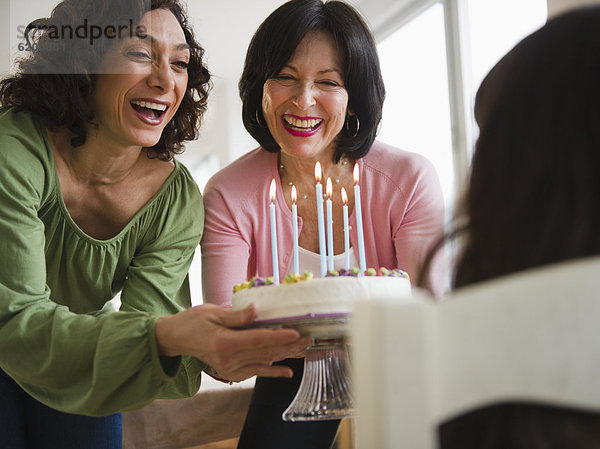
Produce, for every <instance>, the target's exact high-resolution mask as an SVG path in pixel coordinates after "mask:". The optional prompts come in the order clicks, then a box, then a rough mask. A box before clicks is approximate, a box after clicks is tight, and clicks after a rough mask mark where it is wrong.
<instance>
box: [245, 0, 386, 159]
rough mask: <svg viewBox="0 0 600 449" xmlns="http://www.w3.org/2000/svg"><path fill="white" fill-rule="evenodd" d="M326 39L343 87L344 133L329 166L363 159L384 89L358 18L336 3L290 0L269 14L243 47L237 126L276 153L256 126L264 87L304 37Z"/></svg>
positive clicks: (370, 40)
mask: <svg viewBox="0 0 600 449" xmlns="http://www.w3.org/2000/svg"><path fill="white" fill-rule="evenodd" d="M315 31H322V32H325V33H328V34H329V35H330V36H331V37H332V39H333V41H334V42H335V45H336V47H337V49H338V51H339V52H340V59H341V61H342V72H343V77H344V86H345V88H346V90H347V92H348V110H349V111H351V113H352V114H354V115H356V117H357V118H358V120H359V122H360V127H359V129H358V133H356V136H355V135H354V133H355V131H356V128H357V125H356V121H355V119H354V118H352V119H349V120H350V121H351V123H350V124H349V126H348V128H349V129H350V131H345V130H343V131H342V132H340V134H339V135H338V136H337V138H336V151H335V154H334V162H337V161H339V160H340V158H341V157H342V156H347V157H349V158H351V159H358V158H361V157H363V156H364V155H365V154H367V152H368V151H369V149H370V147H371V145H372V144H373V141H374V140H375V136H376V134H377V130H378V126H379V122H380V121H381V113H382V108H383V101H384V98H385V87H384V84H383V79H382V76H381V70H380V66H379V57H378V55H377V48H376V46H375V41H374V39H373V36H372V34H371V32H370V30H369V28H368V26H367V25H366V23H365V22H364V20H363V19H362V18H361V16H360V14H359V13H358V12H357V11H356V10H355V9H354V8H352V7H351V6H350V5H348V4H346V3H344V2H341V1H336V0H332V1H326V2H322V1H321V0H291V1H289V2H287V3H284V4H283V5H281V6H280V7H279V8H277V9H276V10H275V11H273V12H272V13H271V14H270V15H269V16H268V17H267V18H266V19H265V21H264V22H263V23H262V24H261V25H260V26H259V28H258V30H257V31H256V33H255V34H254V37H253V38H252V41H251V42H250V45H249V47H248V52H247V54H246V61H245V64H244V71H243V73H242V77H241V79H240V82H239V91H240V97H241V99H242V121H243V123H244V126H245V127H246V129H247V130H248V132H249V133H250V134H251V135H252V137H254V139H256V141H257V142H258V143H259V144H260V145H261V146H262V147H263V148H265V149H266V150H268V151H271V152H277V151H279V150H280V147H279V145H278V144H277V142H275V140H274V139H273V136H272V135H271V133H270V131H269V129H268V128H267V127H263V126H261V124H260V122H259V120H261V121H262V122H263V123H264V119H263V118H261V117H262V93H263V85H264V84H265V82H266V81H267V80H268V79H270V78H273V77H274V76H276V75H277V74H278V73H279V71H280V70H281V69H282V68H283V66H284V65H285V64H286V63H287V62H288V61H289V60H290V58H291V57H292V55H293V53H294V51H295V50H296V47H298V45H299V44H300V42H301V41H302V39H303V38H304V37H305V36H306V35H307V34H309V33H310V32H315Z"/></svg>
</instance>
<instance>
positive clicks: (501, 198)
mask: <svg viewBox="0 0 600 449" xmlns="http://www.w3.org/2000/svg"><path fill="white" fill-rule="evenodd" d="M599 29H600V8H599V7H588V8H584V9H580V10H576V11H573V12H570V13H567V14H565V15H562V16H559V17H557V18H555V19H552V20H550V21H549V22H548V23H547V24H546V25H545V26H543V27H542V28H541V29H539V30H538V31H536V32H534V33H533V34H531V35H530V36H528V37H527V38H525V39H524V40H523V41H521V42H520V43H519V44H518V45H517V46H516V47H515V48H514V49H513V50H511V51H510V52H509V53H508V54H507V55H506V56H505V57H504V58H503V59H502V60H501V61H500V62H499V63H498V64H497V65H496V66H495V67H494V68H493V69H492V70H491V72H490V73H489V74H488V75H487V77H486V78H485V79H484V81H483V83H482V84H481V87H480V88H479V91H478V92H477V96H476V105H475V117H476V119H477V122H478V124H479V128H480V134H479V137H478V140H477V142H476V146H475V152H474V155H473V161H472V166H471V176H470V181H469V185H468V190H467V192H466V195H465V197H464V198H463V201H462V204H461V207H460V209H459V215H458V218H457V220H456V221H457V223H458V224H456V225H455V226H454V227H455V230H454V231H452V232H451V234H450V235H448V236H447V237H446V241H448V240H449V239H451V238H453V237H456V236H458V238H460V239H464V240H462V241H461V243H462V244H464V246H463V250H462V253H461V255H460V256H459V258H458V262H457V265H456V267H455V275H454V281H453V282H454V286H455V287H460V286H464V285H468V284H472V283H476V282H480V281H484V280H487V279H491V278H494V277H498V276H503V275H507V274H510V273H514V272H517V271H521V270H525V269H528V268H533V267H536V266H540V265H545V264H550V263H555V262H559V261H564V260H568V259H574V258H580V257H586V256H591V255H597V254H600V83H599V82H598V80H599V79H600V33H599V32H598V30H599Z"/></svg>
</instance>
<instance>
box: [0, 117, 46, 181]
mask: <svg viewBox="0 0 600 449" xmlns="http://www.w3.org/2000/svg"><path fill="white" fill-rule="evenodd" d="M44 130H45V128H44V126H43V125H42V123H41V122H40V121H39V120H37V119H36V117H35V116H34V115H33V114H32V113H30V112H27V111H23V110H18V109H16V108H14V107H1V108H0V170H1V172H2V175H1V177H2V178H3V181H4V182H12V183H19V184H22V185H26V186H28V187H32V186H34V187H36V188H40V189H41V188H42V183H45V184H46V185H48V183H49V182H51V181H52V179H53V173H54V168H53V158H52V156H51V150H50V148H49V146H48V143H47V142H46V139H45V137H44V132H45V131H44Z"/></svg>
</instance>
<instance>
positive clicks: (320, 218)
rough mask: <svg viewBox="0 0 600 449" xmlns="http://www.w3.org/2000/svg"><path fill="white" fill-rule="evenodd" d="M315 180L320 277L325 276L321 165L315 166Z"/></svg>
mask: <svg viewBox="0 0 600 449" xmlns="http://www.w3.org/2000/svg"><path fill="white" fill-rule="evenodd" d="M315 180H316V181H317V185H316V192H317V225H318V228H319V255H320V256H321V277H325V275H326V274H327V261H326V260H325V259H326V257H325V223H324V218H323V185H322V184H321V164H320V163H319V162H317V163H316V164H315Z"/></svg>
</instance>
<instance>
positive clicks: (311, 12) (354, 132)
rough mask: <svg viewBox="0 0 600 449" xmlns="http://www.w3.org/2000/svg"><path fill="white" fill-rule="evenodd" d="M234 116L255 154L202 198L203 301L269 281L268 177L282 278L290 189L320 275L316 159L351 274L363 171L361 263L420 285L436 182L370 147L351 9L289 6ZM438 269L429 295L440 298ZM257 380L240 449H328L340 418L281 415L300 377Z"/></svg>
mask: <svg viewBox="0 0 600 449" xmlns="http://www.w3.org/2000/svg"><path fill="white" fill-rule="evenodd" d="M239 90H240V96H241V99H242V103H243V105H242V119H243V122H244V125H245V127H246V129H247V130H248V132H249V133H250V134H251V135H252V136H253V137H254V138H255V139H256V140H257V141H258V143H259V144H260V148H258V149H255V150H253V151H251V152H249V153H247V154H246V155H245V156H242V157H241V158H240V159H238V160H237V161H235V162H233V163H232V164H231V165H229V166H228V167H226V168H225V169H223V170H222V171H220V172H219V173H217V174H216V175H215V176H213V178H212V179H211V180H210V181H209V182H208V184H207V186H206V189H205V192H204V198H205V205H206V225H205V233H204V236H203V239H202V243H201V245H202V269H203V276H202V284H203V291H204V297H205V298H206V299H207V300H208V301H212V302H215V303H217V304H219V305H221V306H227V305H229V304H230V303H231V292H232V287H233V285H234V284H237V283H239V282H240V281H242V280H245V279H249V278H251V277H253V276H267V275H270V274H271V273H272V266H271V263H272V262H271V249H270V241H269V239H268V238H266V236H268V235H269V220H268V218H267V217H268V216H269V214H268V201H267V200H266V198H265V196H266V194H267V193H268V191H269V184H270V182H271V179H275V180H276V183H277V189H276V192H277V198H276V200H275V205H276V219H277V223H278V235H280V236H282V237H281V238H280V239H279V244H280V246H279V261H278V265H279V267H280V272H281V274H282V277H283V275H285V274H286V273H290V272H291V268H292V267H291V265H292V257H291V255H292V239H291V235H292V214H291V195H290V194H291V189H292V185H294V186H295V187H296V189H297V190H298V202H297V208H298V215H299V217H300V218H299V223H298V225H299V246H300V250H299V251H300V267H301V269H302V270H311V271H312V272H313V273H319V274H320V273H321V270H320V262H319V255H318V253H319V241H318V232H317V206H316V198H315V163H316V162H320V164H321V165H322V167H323V172H324V176H323V178H322V182H323V184H325V181H326V180H327V178H331V180H332V184H333V189H332V190H333V193H332V199H333V221H334V223H339V224H341V223H342V213H343V212H342V201H341V195H340V193H341V189H342V187H343V188H345V190H346V192H347V194H348V196H349V199H348V204H349V210H350V211H351V215H350V222H351V224H352V230H351V232H350V239H351V242H352V246H351V260H352V266H358V265H359V264H358V263H357V262H356V261H357V260H358V257H357V253H356V252H355V248H357V245H358V241H357V234H356V221H355V220H356V218H355V214H354V212H353V210H354V204H355V199H354V189H353V186H354V180H353V167H354V165H355V163H357V164H358V166H359V172H360V178H359V182H360V186H361V189H362V192H363V197H362V210H363V222H364V235H365V253H366V264H367V266H368V267H387V268H401V269H403V270H406V271H407V272H408V273H409V274H410V275H411V276H412V278H413V282H415V283H418V281H419V279H418V272H417V267H419V266H420V265H421V263H422V262H423V259H424V256H425V255H426V254H427V252H428V251H429V249H430V247H431V245H432V243H433V242H435V241H436V240H437V239H438V238H439V236H440V235H441V234H442V232H443V200H442V194H441V188H440V185H439V181H438V179H437V175H436V173H435V171H434V169H433V167H432V165H431V164H430V163H429V162H428V161H427V160H425V159H424V158H423V157H421V156H419V155H416V154H413V153H408V152H405V151H401V150H399V149H396V148H393V147H390V146H388V145H385V144H383V143H380V142H376V141H375V135H376V133H377V127H378V125H379V122H380V119H381V111H382V105H383V100H384V97H385V89H384V86H383V81H382V78H381V73H380V68H379V60H378V56H377V50H376V47H375V43H374V40H373V37H372V35H371V33H370V31H369V29H368V27H367V26H366V24H365V23H364V21H363V19H362V18H361V17H360V15H359V13H358V12H357V11H356V10H355V9H353V8H352V7H351V6H349V5H348V4H346V3H344V2H341V1H326V2H322V1H321V0H292V1H289V2H287V3H285V4H283V5H282V6H280V7H279V8H277V9H276V10H275V11H274V12H273V13H272V14H271V15H270V16H269V17H267V19H266V20H265V21H264V22H263V23H262V24H261V25H260V27H259V28H258V30H257V31H256V33H255V35H254V37H253V38H252V41H251V43H250V45H249V47H248V52H247V55H246V61H245V65H244V71H243V73H242V77H241V79H240V82H239ZM333 242H334V253H335V254H336V256H335V261H334V266H335V268H337V269H339V268H341V267H343V266H344V256H343V252H344V237H343V229H342V226H341V225H339V226H338V225H336V226H335V230H334V236H333ZM440 268H441V267H440V266H439V265H436V267H435V269H434V273H433V274H432V275H431V276H430V278H429V279H430V283H429V284H428V287H429V288H430V289H431V290H432V291H434V292H437V293H439V292H440V290H441V283H442V276H441V269H440ZM284 364H285V365H288V366H292V367H293V368H294V373H295V374H294V378H293V379H292V380H291V381H288V380H286V381H281V382H279V381H278V382H270V381H269V380H268V379H263V378H259V379H257V382H256V387H255V389H254V394H253V397H252V401H251V405H250V409H249V411H248V415H247V419H246V424H245V427H244V429H243V431H242V435H241V438H240V443H239V447H240V448H262V449H269V448H282V447H285V448H328V447H330V446H331V444H332V442H333V439H334V437H335V434H336V430H337V427H338V421H336V420H334V421H321V422H312V423H286V422H283V421H282V419H281V415H282V413H283V411H284V410H285V408H286V407H287V406H288V405H289V404H290V402H291V401H292V399H293V397H294V395H295V394H296V391H297V390H298V386H299V383H300V379H301V378H302V370H303V360H302V359H292V360H288V361H285V363H284Z"/></svg>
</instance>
